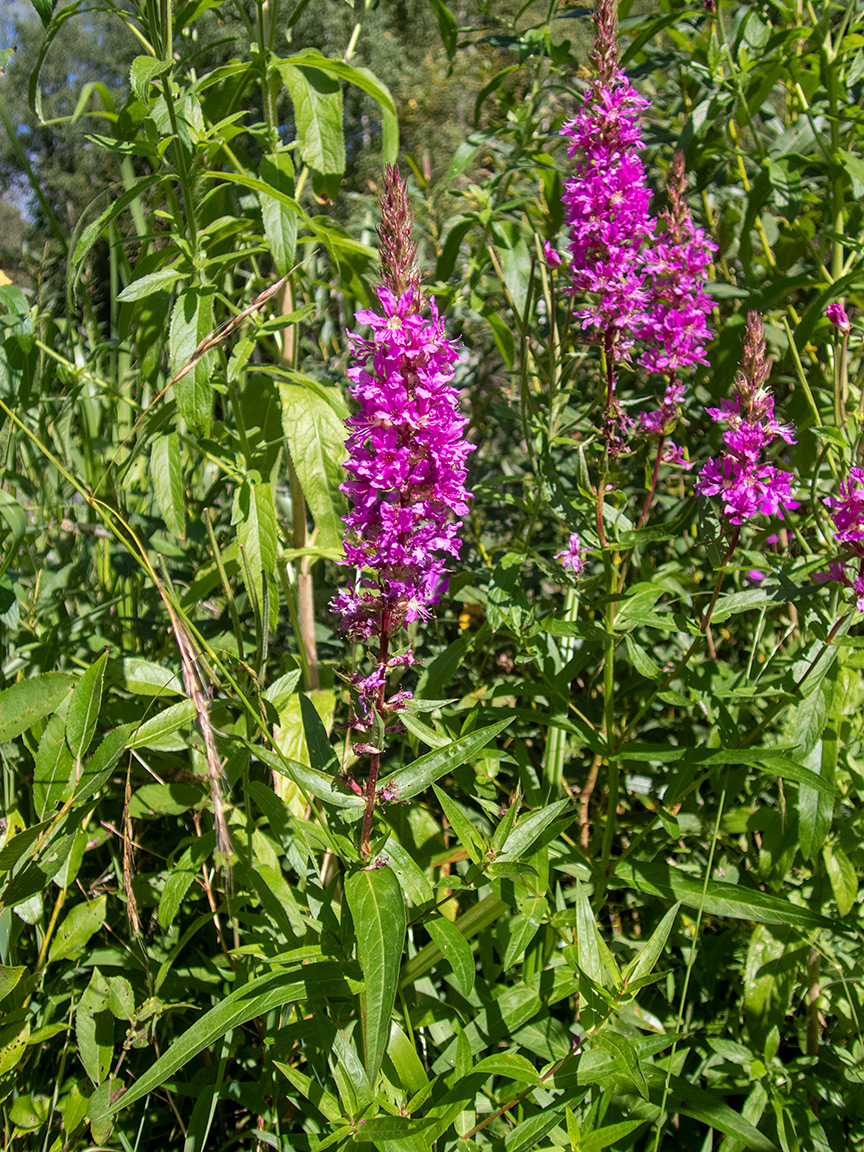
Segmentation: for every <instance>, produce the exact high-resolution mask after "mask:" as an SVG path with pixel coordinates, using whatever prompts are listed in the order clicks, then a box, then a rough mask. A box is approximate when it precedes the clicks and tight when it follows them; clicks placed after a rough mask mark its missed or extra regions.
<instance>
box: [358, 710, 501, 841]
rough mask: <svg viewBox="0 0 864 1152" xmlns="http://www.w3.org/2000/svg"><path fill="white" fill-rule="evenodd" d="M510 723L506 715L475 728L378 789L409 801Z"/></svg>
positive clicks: (464, 761)
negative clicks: (483, 726)
mask: <svg viewBox="0 0 864 1152" xmlns="http://www.w3.org/2000/svg"><path fill="white" fill-rule="evenodd" d="M512 722H513V717H512V716H508V717H507V718H506V719H505V720H498V721H497V722H496V723H495V724H489V725H488V726H487V727H485V728H478V729H477V731H476V732H469V733H468V734H467V736H460V737H459V738H458V739H457V740H454V741H453V742H452V743H450V744H446V745H445V746H444V747H443V748H436V749H434V750H433V751H432V752H427V753H426V755H425V756H421V757H420V758H419V759H418V760H415V761H413V763H411V764H408V765H407V766H406V767H405V768H400V769H399V770H398V772H393V773H392V774H391V775H390V776H385V777H384V779H383V780H379V782H378V787H379V788H380V789H384V790H386V792H387V794H388V795H392V798H393V799H394V800H410V799H411V797H412V796H416V795H417V794H418V793H419V792H423V791H424V790H425V789H426V788H428V787H429V785H430V784H434V783H435V781H436V780H439V779H440V778H441V777H442V776H444V775H446V773H448V772H452V771H453V769H454V768H459V767H460V766H461V765H462V764H465V763H467V762H468V761H469V760H470V759H471V758H472V757H473V756H474V755H476V753H477V752H479V751H480V749H481V748H485V747H486V745H487V744H489V743H490V742H491V741H492V740H494V739H495V737H496V736H497V735H499V733H501V732H503V731H504V729H505V728H507V727H509V725H510V724H512ZM466 847H467V845H466Z"/></svg>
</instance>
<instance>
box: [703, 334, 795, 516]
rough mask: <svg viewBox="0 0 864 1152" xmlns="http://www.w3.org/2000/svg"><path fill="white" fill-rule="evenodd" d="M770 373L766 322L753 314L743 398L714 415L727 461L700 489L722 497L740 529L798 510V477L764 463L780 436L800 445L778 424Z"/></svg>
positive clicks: (740, 388) (739, 387) (711, 466)
mask: <svg viewBox="0 0 864 1152" xmlns="http://www.w3.org/2000/svg"><path fill="white" fill-rule="evenodd" d="M770 371H771V361H770V359H769V357H768V356H767V355H766V350H765V335H764V332H763V329H762V317H761V316H760V315H759V313H758V312H750V313H748V316H747V327H746V331H745V335H744V355H743V357H742V360H741V367H740V369H739V371H738V374H737V375H736V377H735V391H736V393H737V395H736V396H735V398H734V399H733V400H723V401H722V402H721V407H720V408H709V409H708V415H709V416H711V418H712V419H713V420H716V421H718V422H719V423H723V424H725V425H726V430H725V431H724V433H723V443H724V446H725V447H724V451H723V455H722V456H721V457H720V458H719V459H717V460H714V459H711V460H709V461H708V462H707V463H706V464H705V466H704V467H703V469H702V471H701V473H700V474H699V477H698V479H697V480H696V485H695V488H696V491H697V492H698V493H699V494H700V495H702V496H719V497H720V498H721V499H722V501H723V516H724V517H725V518H726V519H727V520H728V521H729V523H730V524H734V525H736V526H740V525H741V524H744V523H746V521H747V520H751V519H752V518H753V517H754V516H757V515H759V514H760V513H761V514H763V515H766V516H773V515H775V514H779V515H780V516H782V514H783V512H782V510H783V509H784V508H794V507H797V505H796V504H795V502H794V501H793V499H792V492H791V485H792V483H793V481H794V479H795V477H794V476H793V475H792V473H791V472H783V471H781V470H780V469H779V468H775V467H774V465H773V464H765V463H762V462H761V460H760V456H761V454H762V451H763V449H764V448H766V447H767V446H768V445H769V444H770V443H771V441H772V440H773V439H774V438H775V437H776V436H779V437H780V438H781V439H782V440H785V441H786V443H787V444H794V443H795V437H794V435H793V432H792V428H791V426H790V425H788V424H780V423H778V422H777V420H775V419H774V397H773V395H772V394H771V392H770V391H769V389H768V388H767V387H766V381H767V379H768V375H769V373H770Z"/></svg>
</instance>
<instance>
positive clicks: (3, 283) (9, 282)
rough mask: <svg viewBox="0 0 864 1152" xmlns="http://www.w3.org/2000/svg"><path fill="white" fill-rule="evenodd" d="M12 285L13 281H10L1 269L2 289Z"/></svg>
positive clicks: (0, 280)
mask: <svg viewBox="0 0 864 1152" xmlns="http://www.w3.org/2000/svg"><path fill="white" fill-rule="evenodd" d="M11 283H12V281H11V280H10V279H9V277H8V276H7V275H6V273H5V272H4V271H3V269H2V268H0V288H5V287H6V285H7V284H11Z"/></svg>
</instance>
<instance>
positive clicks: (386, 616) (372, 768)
mask: <svg viewBox="0 0 864 1152" xmlns="http://www.w3.org/2000/svg"><path fill="white" fill-rule="evenodd" d="M389 650H390V609H389V608H384V610H383V611H382V613H381V642H380V644H379V646H378V667H379V668H385V669H386V667H387V658H388V655H389ZM386 693H387V682H386V678H385V679H384V680H382V682H381V684H380V685H379V686H378V691H377V692H376V694H375V711H376V712H377V713H378V716H379V717H380V719H381V722H382V726H384V724H385V722H386V714H385V712H384V698H385V695H386ZM380 763H381V753H380V752H372V753H371V755H370V758H369V778H368V780H367V781H366V811H365V812H364V813H363V832H362V834H361V836H360V855H361V856H364V857H365V856H368V855H369V851H370V849H369V840H370V838H371V836H372V816H373V814H374V812H375V799H376V791H377V788H378V768H379V765H380Z"/></svg>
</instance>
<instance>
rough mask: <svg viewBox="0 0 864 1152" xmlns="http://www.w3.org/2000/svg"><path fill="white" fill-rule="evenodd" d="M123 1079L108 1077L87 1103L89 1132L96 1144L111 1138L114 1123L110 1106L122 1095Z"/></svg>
mask: <svg viewBox="0 0 864 1152" xmlns="http://www.w3.org/2000/svg"><path fill="white" fill-rule="evenodd" d="M123 1090H124V1089H123V1081H122V1080H120V1079H117V1078H116V1077H114V1076H111V1077H108V1079H106V1080H104V1081H103V1083H101V1084H100V1085H99V1086H98V1088H97V1089H96V1091H95V1092H94V1093H93V1095H92V1096H91V1097H90V1100H89V1102H88V1104H87V1119H88V1120H89V1121H90V1132H91V1134H92V1136H93V1139H94V1140H95V1141H96V1143H97V1144H99V1145H102V1144H106V1143H107V1142H108V1140H109V1139H110V1138H111V1132H112V1131H113V1128H114V1124H113V1122H112V1119H111V1116H112V1111H113V1109H112V1106H113V1105H114V1104H116V1103H117V1101H118V1100H119V1099H120V1097H121V1096H122V1095H123Z"/></svg>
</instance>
